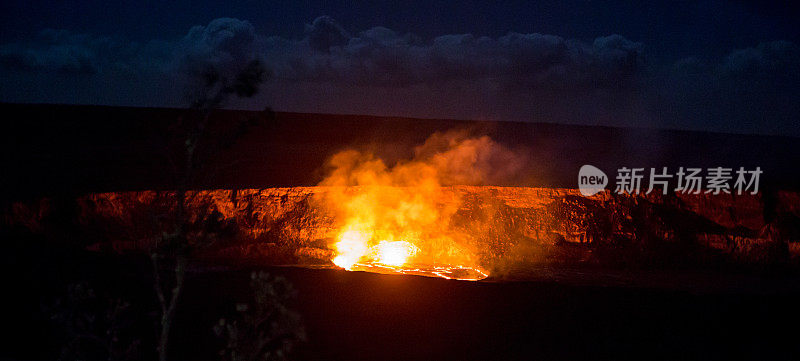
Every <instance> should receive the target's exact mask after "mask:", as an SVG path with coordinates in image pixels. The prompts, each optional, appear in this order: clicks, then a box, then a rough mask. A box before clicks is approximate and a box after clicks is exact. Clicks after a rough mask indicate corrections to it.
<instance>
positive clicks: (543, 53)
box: [0, 16, 800, 135]
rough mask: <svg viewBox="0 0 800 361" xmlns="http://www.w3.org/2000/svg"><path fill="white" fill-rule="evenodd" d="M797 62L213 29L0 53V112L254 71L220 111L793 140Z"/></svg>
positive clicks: (133, 94) (778, 52)
mask: <svg viewBox="0 0 800 361" xmlns="http://www.w3.org/2000/svg"><path fill="white" fill-rule="evenodd" d="M798 55H799V54H798V46H797V44H794V43H792V42H787V41H768V42H762V43H760V44H754V45H753V46H752V47H747V48H742V49H732V50H731V51H730V52H729V53H728V54H727V55H725V56H723V57H721V58H717V59H707V58H695V57H688V58H685V59H680V60H678V61H677V62H675V63H674V64H672V65H669V66H667V67H663V66H662V67H661V68H659V67H658V66H655V65H654V64H655V63H657V62H649V61H648V58H647V54H646V44H642V43H640V42H637V41H633V40H631V39H628V38H626V37H624V36H621V35H617V34H608V35H604V36H599V37H597V38H595V39H591V40H582V39H570V38H564V37H560V36H557V35H549V34H538V33H531V34H523V33H516V32H509V33H507V34H506V35H503V36H499V37H486V36H477V35H473V34H446V35H441V36H436V37H433V38H431V39H422V38H420V37H419V36H416V35H415V34H401V33H398V32H395V31H393V30H391V29H388V28H384V27H373V28H370V29H366V30H363V31H359V32H349V31H347V30H346V29H344V28H343V27H342V26H341V25H339V24H338V23H337V22H336V21H335V20H334V19H332V18H330V17H327V16H322V17H319V18H317V19H315V20H314V21H312V22H311V23H309V24H306V26H305V33H304V34H303V36H301V37H299V38H286V37H278V36H268V35H265V34H260V33H258V32H257V30H256V29H255V28H254V26H253V25H252V24H251V23H250V22H248V21H245V20H239V19H233V18H220V19H215V20H213V21H211V22H210V23H209V24H207V25H204V26H194V27H192V28H191V29H189V30H188V32H187V33H186V34H185V35H184V36H182V37H180V38H177V39H171V40H170V39H167V40H152V41H149V42H145V43H137V42H128V41H125V40H123V39H114V38H111V37H107V36H97V35H91V34H80V33H74V32H70V31H67V30H52V29H47V30H43V31H41V32H40V33H39V34H37V35H36V36H34V37H33V38H31V39H29V40H27V41H25V42H17V43H6V44H0V75H1V76H2V77H3V78H4V79H6V81H4V82H3V83H2V84H0V100H2V101H7V102H56V103H91V104H111V105H139V106H184V105H185V104H186V102H187V97H189V95H187V94H191V89H192V87H193V86H194V85H193V84H194V83H193V82H194V81H196V78H197V76H198V74H201V73H202V72H203V71H205V70H206V69H217V70H218V71H220V72H222V75H223V76H229V75H232V74H235V73H236V72H237V71H238V70H240V69H241V68H242V67H243V66H246V64H248V63H250V62H251V61H253V60H259V61H261V62H262V63H263V64H265V65H266V67H267V68H268V70H269V73H270V75H271V76H270V80H269V81H268V82H267V83H265V84H264V85H263V89H262V93H261V94H260V95H259V96H257V97H255V98H253V99H250V100H246V101H242V102H239V103H233V104H229V106H233V107H246V108H262V107H264V106H267V105H271V106H273V107H275V108H276V109H278V110H287V111H308V112H332V113H366V114H382V115H397V116H414V117H446V118H473V119H496V120H522V121H555V122H574V123H585V124H604V125H619V126H646V127H650V126H655V127H677V128H694V129H710V130H723V131H745V132H757V133H776V132H777V133H785V132H787V131H789V132H791V133H795V135H800V130H798V129H797V126H796V125H795V124H794V123H795V121H796V118H797V114H798V112H799V111H800V109H798V106H797V105H796V104H797V103H800V102H799V101H798V100H800V99H798V95H797V94H800V92H799V91H798V90H800V85H798V84H800V79H798V76H799V75H798V74H800V72H799V71H798V70H800V60H798V59H800V57H798ZM762 118H768V119H762ZM759 119H760V120H759ZM753 122H755V123H756V124H757V125H756V126H752V125H748V124H751V123H753Z"/></svg>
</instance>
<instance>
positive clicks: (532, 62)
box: [267, 17, 644, 89]
mask: <svg viewBox="0 0 800 361" xmlns="http://www.w3.org/2000/svg"><path fill="white" fill-rule="evenodd" d="M309 29H310V32H309V34H308V37H307V38H305V39H302V40H297V41H292V42H285V43H284V46H283V47H281V49H280V50H281V53H280V54H275V57H274V59H275V60H276V61H275V62H274V63H275V64H274V66H275V67H276V68H277V69H281V70H282V71H279V72H278V73H277V76H279V77H282V78H285V79H291V80H301V81H302V80H313V81H336V82H343V83H351V84H357V85H374V86H407V85H412V84H433V83H437V82H442V81H452V80H476V79H480V80H487V79H488V80H491V81H494V82H496V83H498V84H499V85H501V86H506V87H508V86H511V87H514V88H523V89H524V88H574V87H585V88H605V87H620V86H626V85H628V83H629V81H630V80H631V79H633V78H635V77H636V76H637V75H638V74H640V72H641V71H642V65H643V63H644V62H643V47H642V44H640V43H636V42H633V41H630V40H627V39H625V38H624V37H622V36H619V35H611V36H607V37H601V38H597V39H596V40H595V41H594V42H593V43H590V44H587V43H584V42H582V41H578V40H572V39H565V38H562V37H559V36H554V35H543V34H520V33H513V32H512V33H508V34H507V35H505V36H501V37H498V38H489V37H475V36H473V35H471V34H455V35H443V36H438V37H435V38H434V39H432V40H431V41H428V42H425V41H422V40H420V39H419V38H418V37H416V36H414V35H413V34H399V33H397V32H395V31H393V30H390V29H387V28H383V27H375V28H372V29H368V30H365V31H363V32H361V33H359V34H357V35H355V36H349V35H347V33H346V32H345V31H344V30H343V29H342V28H341V27H340V26H339V25H338V24H336V23H335V22H333V20H332V19H330V18H328V17H321V18H318V19H317V20H315V21H314V23H313V24H312V25H310V26H309ZM269 50H271V49H267V51H269Z"/></svg>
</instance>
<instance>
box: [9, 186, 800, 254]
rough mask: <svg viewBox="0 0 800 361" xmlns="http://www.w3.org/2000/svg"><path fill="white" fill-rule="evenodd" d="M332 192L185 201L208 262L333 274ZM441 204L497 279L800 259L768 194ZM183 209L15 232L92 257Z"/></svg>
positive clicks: (12, 219)
mask: <svg viewBox="0 0 800 361" xmlns="http://www.w3.org/2000/svg"><path fill="white" fill-rule="evenodd" d="M329 191H330V188H326V187H294V188H268V189H242V190H204V191H197V192H193V193H190V194H189V197H188V202H187V203H188V204H187V205H188V207H187V209H188V212H189V215H190V224H191V225H192V226H191V227H190V233H191V234H194V235H200V234H212V233H213V234H215V235H217V236H215V237H217V238H216V240H217V242H215V244H214V246H213V247H210V248H208V250H207V251H206V254H205V255H206V256H210V257H222V258H230V259H255V260H263V261H264V262H270V263H282V264H308V265H312V264H318V265H325V264H330V259H331V258H332V257H333V251H332V250H331V247H330V246H331V242H332V240H333V239H334V237H336V232H337V226H338V224H337V219H336V218H335V217H334V215H332V214H330V213H329V212H326V211H325V210H324V208H321V207H319V206H318V205H317V204H316V199H318V197H320V196H324V194H325V193H326V192H329ZM441 194H442V197H441V199H439V200H437V202H439V203H441V204H442V205H446V204H448V202H457V204H458V211H457V212H456V213H455V214H454V215H452V217H451V219H450V220H449V222H450V227H452V228H453V229H456V230H459V231H460V232H461V233H463V234H468V235H469V237H468V238H469V239H466V240H465V242H469V243H470V244H471V245H472V246H475V247H476V249H478V250H479V256H480V262H481V264H482V265H483V266H485V267H486V268H487V269H497V268H502V267H504V266H505V265H507V264H508V263H509V262H520V261H531V260H533V261H543V262H560V261H565V259H566V258H570V257H573V258H577V259H579V260H583V261H586V260H592V259H597V258H602V257H622V256H620V254H629V253H630V252H629V251H630V250H635V251H636V252H638V254H646V255H647V254H650V253H652V252H655V253H658V252H667V253H668V252H676V250H686V249H692V250H695V249H702V250H705V251H713V252H717V253H722V254H727V255H729V256H730V257H732V258H735V259H739V260H745V261H748V262H772V261H774V260H775V259H776V257H777V258H778V259H781V260H789V259H792V258H795V256H797V255H798V253H799V252H800V247H798V246H799V245H800V236H798V233H800V232H798V229H800V222H799V221H798V220H800V195H798V193H790V192H783V193H778V194H777V195H776V196H774V197H773V199H771V200H770V199H765V198H764V197H763V196H761V195H740V196H735V195H705V194H701V195H682V194H678V195H667V196H663V195H660V194H659V195H649V196H629V195H617V194H613V193H610V192H604V193H599V194H597V195H595V196H592V197H584V196H582V195H580V193H579V192H578V191H577V190H575V189H554V188H522V187H488V186H487V187H471V186H457V187H447V188H444V189H443V190H442V193H441ZM174 199H175V197H174V194H173V193H171V192H159V191H141V192H116V193H99V194H89V195H85V196H82V197H79V198H77V199H74V200H71V201H70V202H66V203H65V202H63V201H62V202H59V203H56V202H54V200H51V199H41V200H39V201H38V202H31V203H15V204H13V205H11V206H10V207H9V208H7V209H6V211H5V225H6V226H7V227H9V226H15V227H23V228H26V229H28V230H30V231H32V232H34V233H42V234H49V235H55V234H57V233H58V232H60V231H59V230H58V229H59V228H58V227H59V225H63V224H69V225H70V226H69V230H68V231H64V232H71V234H72V237H71V238H72V239H79V240H80V242H83V243H84V244H85V246H86V247H88V248H91V249H111V250H115V251H136V250H146V249H148V248H149V247H151V246H152V245H154V244H155V243H156V242H158V240H159V239H160V237H161V236H162V234H163V233H164V232H168V231H169V230H168V229H167V228H166V227H167V225H168V224H169V222H168V220H169V218H170V217H171V215H172V214H173V213H174V210H175V200H174ZM765 207H766V208H765ZM59 214H60V215H61V216H58V215H59ZM765 215H766V218H765ZM64 218H68V220H64ZM219 235H225V236H224V237H223V236H219ZM564 249H577V250H580V251H577V252H568V253H564V252H561V250H564ZM615 252H617V253H615ZM648 252H650V253H648ZM679 252H680V251H679ZM650 256H652V254H650Z"/></svg>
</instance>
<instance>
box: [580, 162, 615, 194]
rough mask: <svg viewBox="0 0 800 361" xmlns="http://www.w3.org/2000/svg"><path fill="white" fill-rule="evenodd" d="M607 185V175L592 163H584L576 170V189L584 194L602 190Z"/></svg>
mask: <svg viewBox="0 0 800 361" xmlns="http://www.w3.org/2000/svg"><path fill="white" fill-rule="evenodd" d="M606 185H608V176H606V174H605V173H603V171H602V170H600V169H598V168H597V167H595V166H593V165H588V164H585V165H583V166H582V167H581V170H580V171H579V172H578V189H580V191H581V194H583V195H584V196H587V197H589V196H593V195H595V194H597V193H600V192H602V191H603V190H604V189H605V188H606Z"/></svg>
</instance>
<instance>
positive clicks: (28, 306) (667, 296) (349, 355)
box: [0, 243, 800, 360]
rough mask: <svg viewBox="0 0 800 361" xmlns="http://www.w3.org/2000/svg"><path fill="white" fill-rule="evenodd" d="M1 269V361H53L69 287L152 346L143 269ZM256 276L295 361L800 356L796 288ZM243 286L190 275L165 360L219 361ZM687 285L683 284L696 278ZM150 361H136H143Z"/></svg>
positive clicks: (16, 259)
mask: <svg viewBox="0 0 800 361" xmlns="http://www.w3.org/2000/svg"><path fill="white" fill-rule="evenodd" d="M27 244H28V245H30V244H35V243H27ZM3 261H4V262H3V266H4V267H8V268H6V269H4V270H3V276H4V278H5V280H4V282H3V288H4V291H3V292H4V295H3V298H4V300H5V301H6V306H4V308H3V316H2V317H3V320H4V324H5V327H6V330H7V331H9V332H6V335H5V336H3V342H4V345H3V346H2V347H0V359H9V360H50V359H55V358H56V357H57V355H58V350H59V347H60V344H59V342H60V341H59V340H60V339H59V336H58V332H57V331H56V328H55V327H54V326H53V324H52V321H50V320H48V315H47V313H45V312H43V311H42V306H43V305H45V304H47V302H48V300H50V299H52V298H53V297H57V296H58V294H59V292H63V289H64V285H65V284H68V283H70V282H73V281H74V280H79V279H85V280H88V281H89V282H90V283H91V284H92V285H93V287H95V288H96V289H98V290H105V291H108V292H110V293H113V294H115V295H120V296H121V297H125V298H126V299H128V300H129V301H130V302H131V303H132V304H133V307H134V309H135V310H136V312H138V313H139V314H140V315H141V316H140V317H138V319H137V322H138V326H137V327H139V328H138V331H137V332H139V333H141V335H143V336H142V337H141V338H142V344H143V345H147V344H149V343H150V342H151V341H152V339H151V337H152V336H148V335H151V334H152V333H153V330H154V329H155V326H154V325H155V319H156V318H155V313H153V312H152V311H151V310H153V309H154V307H155V297H154V296H153V292H152V284H151V281H150V280H151V278H150V277H151V273H150V272H149V265H148V264H147V262H146V259H145V258H144V257H142V258H137V257H119V256H104V255H99V254H94V253H86V252H83V251H80V252H78V251H70V250H69V249H58V248H57V247H53V246H48V247H47V248H46V250H45V249H35V248H30V247H28V246H26V247H24V249H18V250H15V252H13V253H11V254H5V255H4V256H3ZM265 270H267V271H268V272H270V273H272V274H277V275H282V276H285V277H286V278H288V279H289V280H290V281H291V282H292V283H293V284H294V287H295V288H296V289H297V291H298V293H297V297H296V298H295V299H294V301H293V303H292V304H291V307H292V308H293V309H295V310H296V311H298V312H299V313H300V314H301V316H302V318H303V321H304V324H305V328H306V332H307V338H308V340H307V342H305V343H303V344H301V345H300V346H299V348H298V349H297V350H296V352H295V353H294V354H293V355H292V356H293V357H292V359H298V360H320V359H327V360H394V359H396V360H444V359H448V360H465V359H474V360H494V359H500V360H502V359H526V360H531V359H534V360H552V359H561V360H563V359H593V360H595V359H647V360H653V359H670V360H678V359H680V360H717V359H720V360H721V359H732V358H733V359H741V358H744V359H754V360H755V359H757V360H770V359H787V360H788V359H798V357H800V343H798V342H797V336H798V325H800V312H798V311H797V309H798V305H800V292H798V291H797V288H796V287H794V288H793V287H788V288H780V287H768V288H766V289H761V290H748V289H736V288H735V287H734V288H722V289H719V288H718V289H713V290H712V289H711V288H705V286H702V287H699V288H698V289H694V290H692V289H689V288H675V287H665V286H654V287H646V286H636V285H634V286H630V285H627V286H609V285H604V284H603V282H600V283H597V282H583V284H581V282H565V280H561V281H559V282H550V281H546V280H542V281H537V282H485V281H483V282H465V281H450V280H444V279H435V278H425V277H415V276H393V275H378V274H368V273H361V272H347V271H342V270H330V269H328V270H323V269H308V268H293V267H272V268H265ZM249 274H250V270H248V269H233V268H230V267H226V268H214V267H208V266H201V267H194V268H193V271H192V272H191V273H190V275H189V277H188V279H187V282H188V283H187V287H186V292H185V294H184V295H183V298H182V304H181V308H180V310H179V312H178V316H177V317H178V324H177V325H176V330H175V334H174V351H175V356H176V357H175V358H174V359H175V360H215V359H218V358H217V356H216V351H217V347H218V346H219V343H218V342H217V341H216V338H215V336H214V334H213V332H212V326H213V325H214V323H215V322H216V321H217V320H218V319H219V318H220V317H222V316H225V315H226V314H229V313H230V312H231V310H232V309H233V307H234V306H233V305H234V304H235V302H238V301H241V300H243V299H245V298H246V294H247V292H248V281H249ZM571 277H573V278H574V277H579V274H576V273H572V276H571ZM684 277H685V275H684ZM707 278H708V277H706V276H703V275H698V277H696V279H707ZM685 279H687V282H691V280H692V277H685ZM729 280H733V281H734V282H733V283H734V284H735V279H729ZM567 281H568V280H567ZM578 281H580V280H578ZM704 289H708V291H704ZM152 356H154V355H151V354H148V351H146V352H144V353H143V356H142V357H144V358H146V359H153V358H154V357H152Z"/></svg>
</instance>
